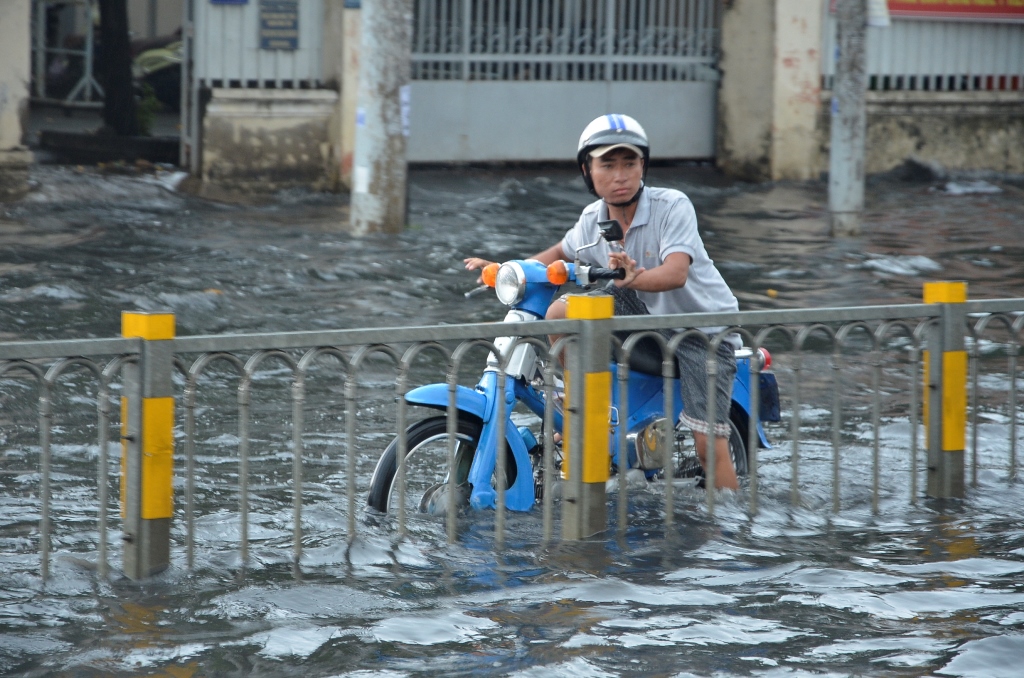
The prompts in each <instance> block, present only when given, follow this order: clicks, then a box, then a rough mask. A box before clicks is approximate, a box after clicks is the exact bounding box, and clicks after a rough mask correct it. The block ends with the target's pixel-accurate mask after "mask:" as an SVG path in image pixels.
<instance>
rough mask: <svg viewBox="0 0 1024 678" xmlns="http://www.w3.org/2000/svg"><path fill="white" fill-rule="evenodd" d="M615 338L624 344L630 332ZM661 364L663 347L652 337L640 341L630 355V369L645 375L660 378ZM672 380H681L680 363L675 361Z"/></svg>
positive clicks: (620, 333)
mask: <svg viewBox="0 0 1024 678" xmlns="http://www.w3.org/2000/svg"><path fill="white" fill-rule="evenodd" d="M615 336H616V337H618V338H619V340H620V341H623V342H624V341H626V339H627V338H628V337H629V332H616V333H615ZM674 357H675V356H673V358H674ZM661 362H662V356H661V347H660V346H659V345H658V342H657V340H655V339H654V338H653V337H650V336H647V337H644V338H642V339H641V340H640V341H638V342H637V343H636V345H635V346H633V350H632V351H631V352H630V354H629V369H631V370H634V371H636V372H642V373H643V374H650V375H652V376H655V377H660V376H661ZM672 378H673V379H678V378H679V363H678V362H676V360H674V359H673V360H672Z"/></svg>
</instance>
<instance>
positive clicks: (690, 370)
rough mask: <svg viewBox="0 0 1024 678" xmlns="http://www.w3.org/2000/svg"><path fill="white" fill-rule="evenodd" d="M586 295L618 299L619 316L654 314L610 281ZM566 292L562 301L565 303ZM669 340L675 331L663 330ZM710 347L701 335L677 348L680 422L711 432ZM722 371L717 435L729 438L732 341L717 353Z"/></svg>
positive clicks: (718, 377) (717, 389)
mask: <svg viewBox="0 0 1024 678" xmlns="http://www.w3.org/2000/svg"><path fill="white" fill-rule="evenodd" d="M586 294H588V295H591V296H597V295H611V296H612V297H614V298H615V315H650V312H649V311H648V310H647V306H646V305H644V302H642V301H640V298H639V297H637V295H636V292H635V291H633V290H631V289H627V288H622V287H616V286H615V284H614V283H611V282H610V283H609V284H608V285H606V286H605V287H603V288H596V289H592V290H590V291H589V292H587V293H586ZM566 296H568V295H562V296H561V297H560V299H559V300H560V301H562V302H565V301H566ZM661 333H662V334H663V335H665V338H666V339H671V338H672V337H673V336H674V335H675V333H674V332H672V331H670V330H661ZM707 360H708V346H707V345H706V344H705V343H704V341H703V340H702V339H701V338H700V337H697V336H692V335H691V336H689V337H687V338H685V339H683V340H682V341H681V342H679V346H677V347H676V361H677V362H678V363H679V389H680V392H681V393H682V396H683V411H682V413H681V414H680V415H679V422H680V423H682V424H685V425H686V426H687V427H688V428H689V429H690V430H691V431H694V432H695V433H702V434H704V435H709V434H710V433H711V428H712V427H711V426H710V425H709V424H708V422H707V419H708V415H707V412H708V377H707ZM715 360H716V362H717V363H718V372H717V374H716V375H715V426H714V431H715V436H716V437H718V438H728V437H729V434H730V428H729V410H730V409H731V407H732V382H733V379H734V378H735V377H736V353H735V349H734V347H733V345H732V343H730V342H729V341H723V342H722V343H721V344H719V346H718V351H717V352H716V354H715Z"/></svg>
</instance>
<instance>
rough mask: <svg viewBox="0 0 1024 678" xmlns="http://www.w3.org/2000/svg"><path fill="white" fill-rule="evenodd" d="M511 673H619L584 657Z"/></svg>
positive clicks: (538, 677) (579, 676)
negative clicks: (607, 669)
mask: <svg viewBox="0 0 1024 678" xmlns="http://www.w3.org/2000/svg"><path fill="white" fill-rule="evenodd" d="M509 675H510V676H512V677H514V678H613V676H617V675H619V674H617V673H611V672H609V671H605V670H604V669H602V668H600V667H598V666H595V665H594V663H593V662H590V661H587V660H586V659H584V658H583V657H575V658H574V659H571V660H569V661H567V662H561V663H558V664H548V665H545V666H533V667H530V668H528V669H523V670H521V671H515V672H513V673H511V674H509ZM681 675H682V674H680V676H681Z"/></svg>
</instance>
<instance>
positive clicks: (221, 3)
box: [210, 0, 249, 5]
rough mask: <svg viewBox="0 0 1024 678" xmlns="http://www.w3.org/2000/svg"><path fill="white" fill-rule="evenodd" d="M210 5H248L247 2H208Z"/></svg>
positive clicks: (235, 0) (246, 0)
mask: <svg viewBox="0 0 1024 678" xmlns="http://www.w3.org/2000/svg"><path fill="white" fill-rule="evenodd" d="M210 4H211V5H248V4H249V0H210Z"/></svg>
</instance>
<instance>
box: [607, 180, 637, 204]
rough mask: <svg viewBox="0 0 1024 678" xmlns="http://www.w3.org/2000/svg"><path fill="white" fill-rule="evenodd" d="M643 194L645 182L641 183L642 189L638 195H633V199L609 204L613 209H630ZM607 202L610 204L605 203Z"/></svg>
mask: <svg viewBox="0 0 1024 678" xmlns="http://www.w3.org/2000/svg"><path fill="white" fill-rule="evenodd" d="M643 192H644V182H642V181H641V182H640V189H639V190H638V191H637V192H636V193H634V194H633V197H632V198H630V199H629V200H627V201H626V202H609V203H608V204H609V205H611V206H612V207H622V208H625V207H629V206H630V205H632V204H633V203H635V202H636V201H637V200H639V199H640V194H641V193H643ZM605 202H608V201H605Z"/></svg>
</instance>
